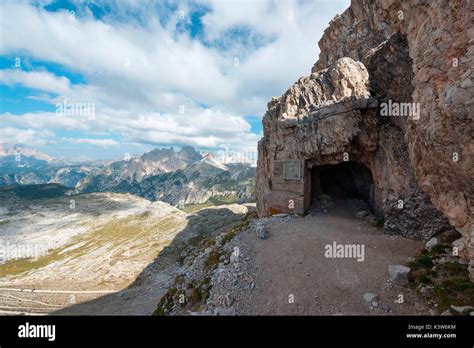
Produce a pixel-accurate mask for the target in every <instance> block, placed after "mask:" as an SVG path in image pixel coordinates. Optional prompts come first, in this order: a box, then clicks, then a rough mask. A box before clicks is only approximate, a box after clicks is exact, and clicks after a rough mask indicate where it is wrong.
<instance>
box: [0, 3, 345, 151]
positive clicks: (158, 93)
mask: <svg viewBox="0 0 474 348" xmlns="http://www.w3.org/2000/svg"><path fill="white" fill-rule="evenodd" d="M348 6H349V1H348V0H313V1H302V0H279V1H277V0H252V1H250V0H238V1H235V0H215V1H201V0H197V1H188V0H182V1H179V0H177V1H164V0H161V1H148V0H120V1H113V0H101V1H99V0H68V1H64V0H63V1H53V0H31V1H22V0H11V1H10V0H0V143H12V144H23V145H26V146H30V147H34V148H36V149H38V150H41V151H43V152H45V153H48V154H50V155H52V156H55V157H69V158H84V157H86V158H90V159H114V158H119V157H121V156H123V154H128V153H129V154H141V153H143V152H146V151H149V150H151V149H153V148H155V147H174V148H179V147H180V146H183V145H192V146H194V147H196V148H197V149H199V150H201V151H220V150H224V149H226V150H229V151H241V152H249V151H255V150H256V145H257V142H258V140H259V139H260V138H261V137H262V117H263V115H264V113H265V111H266V107H267V103H268V102H269V101H270V100H271V98H272V97H273V96H280V95H281V94H283V93H284V92H285V91H286V90H287V89H288V88H289V87H290V86H291V84H292V83H293V82H295V81H296V80H297V79H298V78H299V77H301V76H305V75H309V74H310V71H311V67H312V65H313V64H314V63H315V62H316V60H317V57H318V54H319V48H318V46H317V42H318V41H319V39H320V38H321V36H322V34H323V32H324V29H325V28H326V27H327V26H328V24H329V22H330V20H331V19H332V18H333V17H334V16H335V15H337V14H338V13H339V14H340V13H342V12H343V11H344V10H345V9H346V8H347V7H348Z"/></svg>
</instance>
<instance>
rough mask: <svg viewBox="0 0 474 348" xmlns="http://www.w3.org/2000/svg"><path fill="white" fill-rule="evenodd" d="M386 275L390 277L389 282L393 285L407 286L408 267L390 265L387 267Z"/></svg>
mask: <svg viewBox="0 0 474 348" xmlns="http://www.w3.org/2000/svg"><path fill="white" fill-rule="evenodd" d="M388 273H389V275H390V280H391V281H392V282H394V283H395V284H398V285H406V284H408V273H410V267H406V266H403V265H390V266H388Z"/></svg>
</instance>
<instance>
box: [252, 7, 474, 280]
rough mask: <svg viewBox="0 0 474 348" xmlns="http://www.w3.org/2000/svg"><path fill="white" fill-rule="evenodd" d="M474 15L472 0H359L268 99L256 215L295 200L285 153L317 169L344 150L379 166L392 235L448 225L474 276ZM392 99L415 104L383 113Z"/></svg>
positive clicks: (379, 198) (382, 209)
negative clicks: (284, 174)
mask: <svg viewBox="0 0 474 348" xmlns="http://www.w3.org/2000/svg"><path fill="white" fill-rule="evenodd" d="M472 13H473V5H472V3H471V2H469V1H449V2H448V1H443V0H440V1H436V0H435V1H423V0H420V1H406V2H399V1H391V0H387V1H368V0H362V1H353V2H352V3H351V6H350V7H349V8H348V9H347V10H346V11H345V12H344V13H343V14H342V15H340V16H336V17H335V18H334V19H333V20H332V21H331V23H330V25H329V27H328V28H327V29H326V31H325V33H324V35H323V37H322V38H321V40H320V41H319V46H320V49H321V53H320V56H319V59H318V61H317V62H316V63H315V65H314V66H313V68H312V71H311V75H310V76H309V77H303V78H301V79H299V80H298V81H297V82H296V83H295V84H294V85H293V86H292V87H291V88H290V89H289V90H288V91H287V92H286V93H285V94H284V95H283V96H281V97H279V98H274V99H273V100H272V101H271V102H270V103H269V105H268V111H267V113H266V114H265V116H264V120H263V124H264V137H263V139H262V140H261V141H260V142H259V163H258V169H257V207H258V212H259V215H260V216H264V215H269V214H272V212H273V211H274V210H272V208H273V205H276V206H278V208H279V207H281V203H278V202H280V201H281V200H282V197H283V198H287V196H285V193H283V194H282V193H281V192H288V190H289V188H288V185H287V186H285V187H284V188H280V186H281V185H283V184H284V183H283V184H282V183H280V182H278V180H276V179H277V178H276V176H275V170H276V169H277V167H276V163H277V162H278V161H279V160H287V159H292V160H296V159H299V160H304V161H305V163H306V167H305V170H310V169H311V167H312V166H318V165H325V164H336V163H339V162H341V161H343V157H344V155H345V154H346V155H347V156H349V158H350V160H351V161H356V162H359V163H362V164H364V165H365V166H367V168H369V169H370V171H371V173H372V177H373V181H374V188H373V190H374V199H375V201H376V204H375V208H376V210H378V213H379V214H380V215H382V216H383V218H384V220H385V224H384V228H385V230H386V232H388V233H395V234H402V235H405V236H409V237H413V238H417V239H428V238H430V237H431V236H433V235H436V234H438V233H441V232H443V231H444V230H446V229H447V228H449V224H450V225H451V226H453V227H454V228H456V230H457V231H459V232H460V233H461V235H462V239H461V240H459V241H458V242H456V246H457V248H458V249H457V251H458V252H459V254H460V256H462V257H463V258H464V259H465V260H467V261H469V260H470V261H469V262H470V271H471V276H472V277H473V278H474V236H473V234H474V231H473V221H474V213H473V202H472V200H473V196H474V186H473V185H472V178H471V177H472V172H473V168H474V163H473V158H474V156H473V155H474V142H473V137H472V135H473V134H474V127H473V123H472V119H473V115H474V85H473V70H472V66H473V61H472V59H473V53H474V48H473V40H474V25H473V20H474V19H473V18H474V17H473V16H472ZM395 104H397V105H401V104H405V105H413V107H414V108H415V107H417V108H418V110H417V112H416V113H415V114H413V115H405V116H402V115H400V114H395V113H389V114H388V115H387V114H386V113H383V112H382V107H386V106H387V105H389V106H391V105H395ZM392 111H393V110H392ZM279 185H280V186H279ZM285 185H286V184H285ZM278 190H280V191H278ZM294 192H298V191H297V190H296V191H294ZM301 192H305V188H301ZM400 202H402V208H400ZM302 204H304V202H303V203H302ZM448 222H449V224H448Z"/></svg>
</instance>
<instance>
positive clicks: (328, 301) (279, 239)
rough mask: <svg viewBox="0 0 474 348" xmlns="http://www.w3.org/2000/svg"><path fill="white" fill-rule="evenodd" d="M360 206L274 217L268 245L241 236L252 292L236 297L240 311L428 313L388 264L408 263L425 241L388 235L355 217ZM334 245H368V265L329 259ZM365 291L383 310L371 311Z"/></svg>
mask: <svg viewBox="0 0 474 348" xmlns="http://www.w3.org/2000/svg"><path fill="white" fill-rule="evenodd" d="M355 203H357V202H356V201H353V200H339V201H335V202H334V203H333V204H332V205H331V206H328V207H327V208H325V209H316V210H313V211H312V212H310V213H309V214H308V215H307V216H305V217H291V218H270V219H269V220H268V222H267V225H266V226H267V230H268V232H269V236H268V239H265V240H261V239H259V238H257V237H256V236H255V233H251V232H248V233H245V234H244V235H242V239H241V243H243V245H242V248H241V249H242V250H243V252H244V253H247V255H242V256H244V257H247V258H248V260H249V262H250V267H249V270H250V272H253V274H252V275H253V278H254V282H255V287H254V289H253V290H252V291H246V292H245V293H243V294H236V295H235V296H234V297H235V298H237V299H239V300H238V301H236V303H235V304H234V308H235V309H236V312H237V314H247V315H266V314H271V315H275V314H276V315H292V314H295V315H358V314H359V315H364V314H368V315H387V314H389V315H409V314H425V315H428V314H429V307H428V306H427V304H426V303H425V302H424V301H423V300H422V299H421V298H419V297H418V296H417V295H416V293H415V291H414V290H412V289H410V288H409V287H408V286H399V285H395V284H393V283H391V282H390V281H389V278H390V277H389V273H388V266H389V265H392V264H406V263H407V259H409V258H410V257H414V256H415V255H416V254H417V253H418V252H419V251H420V250H421V249H422V248H423V246H424V243H423V242H419V241H413V240H409V239H406V238H403V237H400V236H390V235H387V234H384V233H383V229H382V227H376V226H374V224H373V223H371V222H369V221H367V220H366V219H362V218H357V217H356V215H355V213H356V212H357V211H358V209H360V207H358V205H357V204H355ZM334 242H336V243H337V244H359V245H363V246H364V260H363V261H358V260H357V259H356V258H327V257H325V246H326V245H328V244H329V245H332V244H333V243H334ZM364 293H374V294H377V295H378V298H379V299H378V307H375V308H369V305H368V303H367V302H366V301H365V300H364V298H363V296H364ZM400 295H401V296H400ZM400 299H402V300H403V301H401V300H400ZM399 302H402V303H399Z"/></svg>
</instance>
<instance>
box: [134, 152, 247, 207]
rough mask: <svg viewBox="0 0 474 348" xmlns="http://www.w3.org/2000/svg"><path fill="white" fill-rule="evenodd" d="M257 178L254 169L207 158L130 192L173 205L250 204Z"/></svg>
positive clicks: (146, 180)
mask: <svg viewBox="0 0 474 348" xmlns="http://www.w3.org/2000/svg"><path fill="white" fill-rule="evenodd" d="M254 178H255V168H254V167H250V166H249V165H247V164H237V163H234V164H227V165H224V164H222V163H220V162H218V161H216V160H215V159H214V158H212V157H210V156H207V157H205V158H203V159H202V160H200V161H198V162H195V163H193V164H191V165H189V166H187V167H185V168H183V169H179V170H176V171H174V172H172V173H165V174H160V175H156V176H152V177H150V178H147V179H145V180H143V181H142V182H140V183H136V184H135V185H133V186H131V187H130V188H129V189H128V191H129V192H131V193H133V194H136V195H139V196H142V197H145V198H147V199H149V200H160V201H163V202H167V203H169V204H172V205H178V204H197V203H204V202H207V201H209V200H212V199H213V200H215V201H216V202H217V201H218V200H222V201H228V202H237V201H241V202H249V201H252V200H253V199H254V182H255V181H254Z"/></svg>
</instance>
